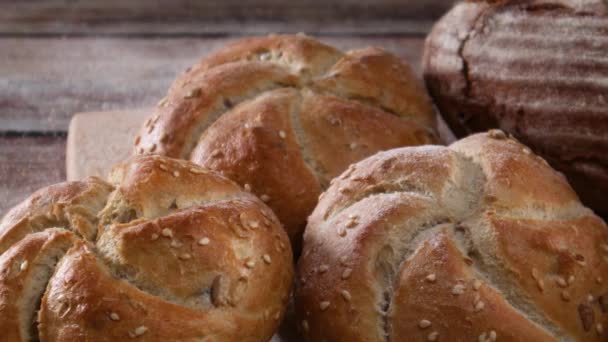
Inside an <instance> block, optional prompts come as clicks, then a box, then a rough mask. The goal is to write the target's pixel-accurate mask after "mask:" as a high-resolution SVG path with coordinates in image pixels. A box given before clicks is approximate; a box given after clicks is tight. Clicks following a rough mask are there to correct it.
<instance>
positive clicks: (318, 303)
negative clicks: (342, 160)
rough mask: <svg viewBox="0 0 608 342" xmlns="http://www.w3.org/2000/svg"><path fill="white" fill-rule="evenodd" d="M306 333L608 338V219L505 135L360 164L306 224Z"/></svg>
mask: <svg viewBox="0 0 608 342" xmlns="http://www.w3.org/2000/svg"><path fill="white" fill-rule="evenodd" d="M298 271H299V273H298V282H297V288H296V308H297V314H298V317H299V322H300V323H299V325H300V328H301V330H302V331H303V333H304V336H306V340H308V341H350V342H352V341H555V340H559V341H606V340H607V338H608V335H607V334H608V329H606V328H607V327H608V307H607V304H608V228H607V226H606V224H605V223H604V222H603V221H602V220H601V219H600V218H598V217H597V216H595V215H594V214H593V212H592V211H591V210H589V209H587V208H585V207H584V206H583V205H582V204H581V203H580V202H579V200H578V198H577V196H576V194H575V193H574V191H573V190H572V189H571V188H570V186H569V185H568V183H567V181H566V179H565V178H564V177H563V176H562V175H561V174H560V173H558V172H556V171H554V170H552V169H551V168H550V167H549V166H547V164H546V163H545V162H544V160H543V159H541V158H540V157H537V156H536V155H534V154H533V153H531V152H530V150H529V149H528V148H526V147H524V146H523V145H521V144H519V143H518V142H516V141H515V140H512V139H508V138H506V136H505V134H504V133H502V131H491V132H489V133H487V134H477V135H473V136H471V137H468V138H465V139H463V140H461V141H458V142H456V143H454V144H452V145H451V146H450V147H442V146H423V147H408V148H400V149H394V150H390V151H386V152H380V153H378V154H376V155H374V156H372V157H370V158H367V159H365V160H363V161H361V162H359V163H356V164H354V165H353V166H351V167H350V168H349V169H348V170H347V171H346V172H345V173H343V174H342V175H341V176H340V177H339V178H337V179H335V181H334V182H333V184H332V185H331V186H330V188H329V189H328V190H327V192H326V193H325V194H324V195H323V198H322V199H321V200H320V202H319V204H318V206H317V207H316V208H315V210H314V212H313V214H312V215H311V217H310V219H309V223H308V226H307V228H306V231H305V234H304V244H303V251H302V256H301V258H300V260H299V264H298Z"/></svg>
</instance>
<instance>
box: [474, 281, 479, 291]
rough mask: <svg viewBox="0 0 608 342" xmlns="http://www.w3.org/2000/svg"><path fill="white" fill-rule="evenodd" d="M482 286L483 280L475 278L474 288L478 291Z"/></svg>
mask: <svg viewBox="0 0 608 342" xmlns="http://www.w3.org/2000/svg"><path fill="white" fill-rule="evenodd" d="M480 287H481V281H479V279H475V280H474V281H473V290H475V291H477V290H479V288H480Z"/></svg>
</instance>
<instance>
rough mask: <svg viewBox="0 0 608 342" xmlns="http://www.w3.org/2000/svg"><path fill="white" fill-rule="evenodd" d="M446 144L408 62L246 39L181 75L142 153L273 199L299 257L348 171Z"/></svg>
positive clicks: (139, 143) (377, 53) (275, 39)
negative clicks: (316, 210) (326, 195)
mask: <svg viewBox="0 0 608 342" xmlns="http://www.w3.org/2000/svg"><path fill="white" fill-rule="evenodd" d="M330 110H331V111H330ZM328 120H329V121H330V123H329V124H328V123H327V121H328ZM336 123H337V124H336ZM387 127H390V128H387ZM387 131H388V133H387ZM327 137H331V144H327V145H324V143H325V140H326V138H327ZM435 141H436V134H435V116H434V112H433V109H432V107H431V103H430V101H429V98H428V96H427V95H426V93H425V90H424V88H423V86H422V85H421V83H420V82H419V81H418V80H417V79H416V77H415V75H414V74H413V72H412V71H411V69H410V68H409V66H407V65H405V64H403V63H402V62H401V61H400V60H399V59H398V58H397V57H395V56H393V55H391V54H389V53H387V52H385V51H383V50H380V49H376V48H366V49H361V50H356V51H350V52H347V53H342V52H340V51H338V50H336V49H335V48H332V47H330V46H327V45H324V44H322V43H320V42H318V41H316V40H314V39H312V38H309V37H306V36H303V35H296V36H290V35H281V36H268V37H255V38H247V39H244V40H240V41H237V42H234V43H232V44H230V45H228V46H227V47H225V48H223V49H221V50H219V51H218V52H216V53H214V54H212V55H211V56H209V57H207V58H205V59H203V60H202V61H200V62H199V63H198V64H197V65H195V66H194V67H193V68H192V69H190V70H189V71H187V72H186V73H185V74H184V75H182V76H180V77H179V78H178V79H177V80H176V81H175V83H174V84H173V86H172V87H171V89H170V90H169V93H168V94H167V97H165V98H164V99H163V100H162V101H161V102H160V103H159V106H158V108H157V110H156V113H155V115H154V116H153V117H151V118H150V119H149V120H148V121H147V122H146V124H145V125H144V127H143V128H142V130H141V135H140V136H139V137H137V138H136V148H135V150H136V152H137V153H159V154H163V155H167V156H171V157H179V158H185V159H190V160H191V161H194V162H195V163H198V164H200V165H202V166H205V167H208V168H210V169H213V170H217V171H220V172H221V173H223V174H224V175H226V176H228V177H230V178H231V179H233V180H235V181H236V182H237V183H239V184H240V185H242V186H245V184H247V185H248V186H250V187H251V189H252V191H253V193H255V194H256V195H258V196H260V197H264V198H269V200H268V201H267V203H268V205H269V206H270V207H271V208H272V209H273V210H274V211H275V212H276V213H277V215H278V216H279V218H280V219H281V222H282V223H283V224H284V225H285V229H286V230H287V232H288V234H289V236H290V237H291V239H292V242H293V244H294V246H296V249H298V247H297V245H298V243H299V240H300V237H301V232H302V230H303V229H304V225H305V222H306V216H307V215H308V214H309V213H310V212H311V211H312V208H313V206H314V204H315V203H316V198H317V197H318V195H319V194H320V192H321V190H322V189H323V188H325V187H326V185H327V182H328V181H329V180H330V179H332V178H333V177H335V176H336V175H338V174H339V173H340V172H342V171H343V170H344V168H345V167H346V166H347V165H349V164H350V163H352V162H354V161H357V160H359V159H361V158H364V157H367V156H369V155H371V154H373V153H375V152H377V151H379V150H383V149H386V148H393V147H398V146H404V145H420V144H425V143H428V142H435ZM357 144H359V145H357ZM336 156H338V157H337V158H336ZM334 158H335V160H334Z"/></svg>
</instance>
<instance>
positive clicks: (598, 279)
mask: <svg viewBox="0 0 608 342" xmlns="http://www.w3.org/2000/svg"><path fill="white" fill-rule="evenodd" d="M602 281H603V279H602V277H597V278H595V282H596V283H598V284H601V283H602Z"/></svg>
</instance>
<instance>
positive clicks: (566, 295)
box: [562, 290, 570, 302]
mask: <svg viewBox="0 0 608 342" xmlns="http://www.w3.org/2000/svg"><path fill="white" fill-rule="evenodd" d="M562 299H563V300H564V301H566V302H568V301H570V292H568V291H566V290H564V291H562Z"/></svg>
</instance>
